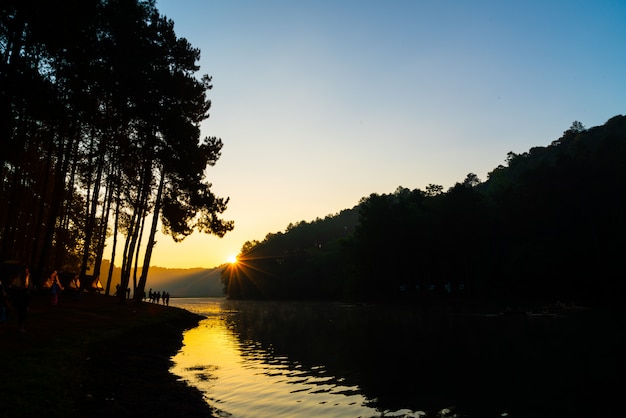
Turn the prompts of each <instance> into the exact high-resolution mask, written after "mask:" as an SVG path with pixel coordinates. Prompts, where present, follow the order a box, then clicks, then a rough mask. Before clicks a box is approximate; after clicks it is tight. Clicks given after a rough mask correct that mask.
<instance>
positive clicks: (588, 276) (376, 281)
mask: <svg viewBox="0 0 626 418" xmlns="http://www.w3.org/2000/svg"><path fill="white" fill-rule="evenodd" d="M625 161H626V117H624V116H615V117H613V118H611V119H610V120H609V121H607V122H606V123H605V124H604V125H603V126H598V127H594V128H591V129H585V128H584V127H583V126H582V124H580V123H578V122H574V124H572V126H571V127H570V128H569V129H568V130H567V131H565V132H564V133H563V136H562V137H561V138H558V139H556V140H555V141H553V142H552V143H551V144H550V145H548V146H541V147H535V148H532V149H530V150H529V151H528V152H526V153H523V154H515V153H509V154H508V155H507V157H506V161H505V162H506V166H504V165H500V166H498V167H496V168H495V169H494V170H493V171H491V172H490V173H489V174H488V178H487V180H486V181H484V182H481V181H480V180H479V179H478V178H477V177H476V176H475V175H474V174H472V173H470V174H468V176H467V177H466V178H465V179H464V180H463V181H461V182H459V183H457V184H456V185H454V186H453V187H451V188H450V189H449V190H447V191H444V190H443V188H442V187H441V186H437V185H432V184H431V185H429V186H428V187H427V188H426V190H420V189H414V190H410V189H407V188H403V187H399V188H398V189H397V190H396V191H395V192H394V193H393V194H384V195H379V194H372V195H370V196H368V197H365V198H363V199H361V201H360V202H359V204H358V205H357V206H356V207H355V208H353V209H350V210H347V211H344V212H342V213H340V214H338V215H335V216H329V217H327V218H326V219H323V220H322V219H318V220H316V221H315V222H312V223H306V222H302V223H300V224H298V225H295V226H294V225H291V226H290V227H289V228H288V229H287V231H285V232H284V233H278V234H270V235H268V236H267V237H266V239H265V240H264V241H263V242H253V243H246V245H245V246H244V248H243V249H242V253H241V255H240V262H239V263H237V264H235V265H233V266H231V267H230V268H227V269H226V270H224V272H223V275H222V280H223V282H224V284H225V287H226V289H227V291H228V294H229V297H231V298H271V299H285V298H288V299H320V298H321V299H334V300H369V301H399V300H403V301H407V302H415V303H417V302H420V303H445V304H450V303H451V304H464V305H471V306H474V305H476V306H502V307H504V306H521V305H522V304H543V303H555V302H557V301H560V302H562V303H567V304H569V303H576V304H591V305H603V306H608V305H614V304H617V303H619V302H620V301H621V300H622V298H623V297H622V294H623V291H624V290H625V286H624V279H623V271H624V261H623V260H624V254H625V250H626V240H625V239H624V237H625V236H626V219H625V213H626V212H625V210H626V205H625V204H626V163H625ZM356 214H358V218H357V217H356V216H355V215H356Z"/></svg>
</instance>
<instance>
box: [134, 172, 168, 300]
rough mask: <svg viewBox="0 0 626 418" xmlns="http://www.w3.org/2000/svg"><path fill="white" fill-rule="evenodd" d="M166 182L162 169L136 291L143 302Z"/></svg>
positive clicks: (136, 296) (137, 296)
mask: <svg viewBox="0 0 626 418" xmlns="http://www.w3.org/2000/svg"><path fill="white" fill-rule="evenodd" d="M164 184H165V173H164V170H163V169H161V180H160V182H159V189H158V191H157V197H156V201H155V203H154V211H153V214H152V226H151V227H150V237H149V238H148V244H147V245H146V253H145V256H144V260H143V267H142V270H141V277H140V278H139V284H138V285H137V290H136V292H135V301H137V302H141V300H142V299H143V294H144V292H145V289H146V282H147V281H148V270H149V268H150V258H151V257H152V250H153V249H154V246H155V245H156V241H155V240H154V237H155V236H156V231H157V226H158V223H159V215H160V213H161V201H162V198H163V187H164Z"/></svg>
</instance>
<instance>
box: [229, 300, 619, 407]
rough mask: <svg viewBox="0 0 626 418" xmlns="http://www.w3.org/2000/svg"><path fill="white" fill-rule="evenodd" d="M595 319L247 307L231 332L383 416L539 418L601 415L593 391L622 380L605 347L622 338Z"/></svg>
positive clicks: (252, 352) (324, 307) (314, 305)
mask: <svg viewBox="0 0 626 418" xmlns="http://www.w3.org/2000/svg"><path fill="white" fill-rule="evenodd" d="M233 303H235V302H233ZM590 318H591V316H589V315H587V316H583V317H581V316H571V317H560V318H553V317H550V318H548V317H525V316H520V317H506V316H499V315H494V316H469V315H467V316H460V315H446V314H433V315H427V314H425V313H424V312H423V311H416V310H414V309H413V310H412V309H409V308H391V307H385V308H382V307H376V306H349V305H339V304H318V303H280V302H279V303H272V302H258V303H257V302H252V303H251V302H244V303H240V304H239V305H238V310H237V313H236V314H235V315H234V316H233V317H232V322H231V326H232V329H233V331H234V332H235V333H236V334H237V335H238V336H239V338H240V340H241V341H242V342H243V343H244V345H248V350H247V352H244V355H255V356H258V355H259V353H263V354H262V356H265V357H264V358H263V359H261V360H262V361H266V362H268V363H270V362H271V361H275V358H276V357H280V358H281V360H280V361H281V363H282V364H284V365H285V366H286V367H287V368H288V369H289V370H294V369H296V368H304V369H307V370H310V373H311V375H312V376H313V375H314V376H316V377H319V376H320V375H322V374H325V375H326V376H335V377H336V378H338V379H342V380H341V382H342V385H344V386H359V387H360V388H361V389H362V392H363V395H364V396H365V397H366V398H367V399H370V400H372V402H371V405H370V406H372V407H375V408H378V409H379V410H398V409H402V408H409V409H411V410H414V411H417V410H422V411H439V410H441V409H442V408H445V407H449V406H452V405H455V406H458V407H459V409H460V410H461V411H464V413H467V414H468V415H469V416H485V414H491V416H497V415H495V414H497V413H502V412H508V413H515V412H517V414H521V415H522V416H523V415H524V414H527V413H531V414H532V416H539V417H540V416H561V415H563V414H565V415H567V416H581V414H582V413H583V412H585V413H593V412H597V410H596V409H595V408H598V407H599V405H600V403H599V402H598V400H597V399H592V398H590V395H589V394H590V393H598V387H600V388H604V389H606V390H608V389H610V386H611V385H612V384H613V383H615V382H617V376H619V373H620V371H619V370H618V368H615V367H613V366H614V364H612V362H615V364H617V361H618V356H617V351H616V352H611V351H608V352H607V348H608V347H621V349H622V350H623V349H624V348H626V346H625V345H624V342H623V341H622V340H623V338H622V337H621V336H617V335H616V334H615V333H613V337H609V340H607V336H609V335H610V334H609V333H608V332H606V331H607V329H609V328H610V327H611V324H606V323H605V322H603V323H602V324H603V325H602V326H598V323H593V322H592V321H591V320H590ZM251 342H255V343H256V344H259V345H258V346H256V347H258V349H257V348H255V346H254V345H250V344H251ZM245 351H246V350H245ZM607 354H608V355H609V357H608V358H607V357H606V356H607ZM600 358H602V359H603V360H602V362H604V364H603V365H600V368H599V369H598V368H597V367H598V361H599V359H600ZM607 396H608V395H607ZM603 400H604V401H605V403H604V404H603V405H604V406H602V407H606V405H607V403H606V401H607V400H608V399H603ZM542 414H543V415H542ZM555 414H556V415H555Z"/></svg>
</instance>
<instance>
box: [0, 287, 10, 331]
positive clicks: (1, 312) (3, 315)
mask: <svg viewBox="0 0 626 418" xmlns="http://www.w3.org/2000/svg"><path fill="white" fill-rule="evenodd" d="M8 308H9V298H8V296H7V293H6V291H5V290H4V284H3V283H2V280H0V322H4V321H6V320H7V309H8Z"/></svg>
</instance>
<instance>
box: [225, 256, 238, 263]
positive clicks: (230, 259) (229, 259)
mask: <svg viewBox="0 0 626 418" xmlns="http://www.w3.org/2000/svg"><path fill="white" fill-rule="evenodd" d="M226 261H228V262H229V263H230V264H235V263H236V262H237V255H236V254H232V255H229V256H228V258H227V259H226Z"/></svg>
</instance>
